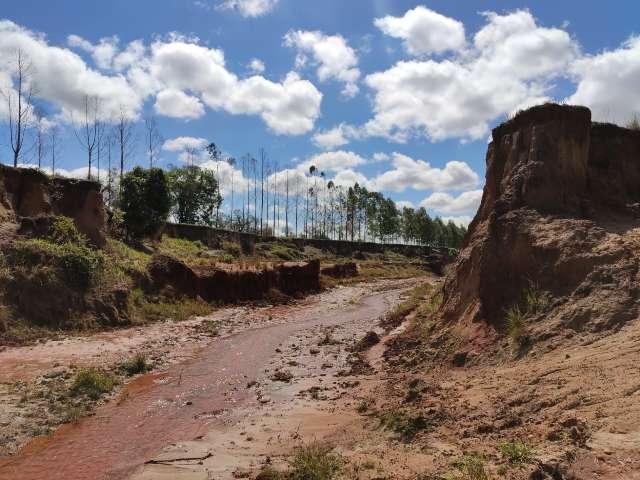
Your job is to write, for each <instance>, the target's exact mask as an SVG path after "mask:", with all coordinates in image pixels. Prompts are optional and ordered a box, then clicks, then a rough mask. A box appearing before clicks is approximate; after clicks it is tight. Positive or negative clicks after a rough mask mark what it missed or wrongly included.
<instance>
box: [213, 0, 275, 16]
mask: <svg viewBox="0 0 640 480" xmlns="http://www.w3.org/2000/svg"><path fill="white" fill-rule="evenodd" d="M278 2H279V0H224V2H222V3H221V4H220V5H219V8H220V9H223V10H237V11H238V12H239V13H240V15H242V16H243V17H260V16H262V15H265V14H267V13H269V12H270V11H271V10H273V9H274V8H275V7H276V5H277V4H278Z"/></svg>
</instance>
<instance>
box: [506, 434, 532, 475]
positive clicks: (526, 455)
mask: <svg viewBox="0 0 640 480" xmlns="http://www.w3.org/2000/svg"><path fill="white" fill-rule="evenodd" d="M498 450H500V454H501V455H502V458H504V459H505V460H506V461H507V462H508V463H509V465H511V466H515V467H519V468H523V467H524V466H526V465H528V464H530V463H532V462H533V452H532V451H531V448H530V447H529V446H528V445H527V444H526V443H524V442H523V441H520V440H518V441H516V442H502V443H500V444H499V445H498Z"/></svg>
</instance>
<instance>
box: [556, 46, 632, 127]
mask: <svg viewBox="0 0 640 480" xmlns="http://www.w3.org/2000/svg"><path fill="white" fill-rule="evenodd" d="M571 73H572V74H573V76H574V78H575V80H576V81H577V82H578V86H577V89H576V92H575V93H574V94H573V95H572V96H571V97H569V99H568V101H569V102H570V103H575V104H578V105H586V106H588V107H590V108H591V110H592V112H593V117H594V119H595V120H599V121H606V122H617V123H620V124H623V125H624V124H626V123H627V122H629V120H631V119H632V118H633V116H634V115H638V114H639V113H640V95H638V94H637V92H638V85H640V36H634V37H631V38H629V39H628V40H627V41H626V42H624V44H623V45H622V46H620V48H617V49H615V50H610V51H604V52H602V53H599V54H597V55H588V56H585V57H582V58H580V59H578V60H576V61H575V63H574V64H573V65H572V66H571Z"/></svg>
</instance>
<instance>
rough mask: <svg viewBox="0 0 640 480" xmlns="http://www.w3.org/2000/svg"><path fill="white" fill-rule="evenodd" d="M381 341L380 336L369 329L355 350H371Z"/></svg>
mask: <svg viewBox="0 0 640 480" xmlns="http://www.w3.org/2000/svg"><path fill="white" fill-rule="evenodd" d="M378 343H380V336H379V335H378V334H377V333H376V332H374V331H369V332H367V333H366V334H365V336H364V337H362V338H361V339H360V340H358V342H357V343H356V344H355V346H354V351H355V352H364V351H365V350H369V349H370V348H371V347H373V346H374V345H377V344H378Z"/></svg>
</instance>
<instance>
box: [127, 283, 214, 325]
mask: <svg viewBox="0 0 640 480" xmlns="http://www.w3.org/2000/svg"><path fill="white" fill-rule="evenodd" d="M129 310H130V312H131V316H132V318H133V319H134V321H135V322H136V323H147V322H163V321H167V320H174V321H176V322H183V321H185V320H189V319H190V318H192V317H203V316H205V315H209V314H210V313H211V312H212V311H213V307H212V306H211V305H209V304H208V303H202V302H198V301H196V300H193V299H190V298H185V299H179V300H169V299H165V298H162V297H158V298H150V297H148V296H146V295H145V294H144V292H143V291H142V290H140V289H135V290H133V291H132V292H131V295H130V297H129Z"/></svg>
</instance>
